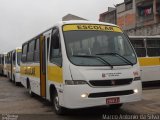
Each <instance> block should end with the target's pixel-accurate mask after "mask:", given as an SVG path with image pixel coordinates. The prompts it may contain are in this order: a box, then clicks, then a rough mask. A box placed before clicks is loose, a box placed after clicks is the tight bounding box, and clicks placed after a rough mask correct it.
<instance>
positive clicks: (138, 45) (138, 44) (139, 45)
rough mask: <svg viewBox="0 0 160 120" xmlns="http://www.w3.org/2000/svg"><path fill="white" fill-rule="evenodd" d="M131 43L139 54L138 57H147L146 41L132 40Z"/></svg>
mask: <svg viewBox="0 0 160 120" xmlns="http://www.w3.org/2000/svg"><path fill="white" fill-rule="evenodd" d="M130 41H131V43H132V45H133V47H134V49H135V51H136V53H137V56H138V57H145V56H146V48H145V41H144V39H141V38H139V39H134V38H130Z"/></svg>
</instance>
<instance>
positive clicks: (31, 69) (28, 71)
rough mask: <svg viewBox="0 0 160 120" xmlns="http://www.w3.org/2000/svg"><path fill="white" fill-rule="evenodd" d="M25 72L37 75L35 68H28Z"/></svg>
mask: <svg viewBox="0 0 160 120" xmlns="http://www.w3.org/2000/svg"><path fill="white" fill-rule="evenodd" d="M25 74H28V75H35V68H28V69H25Z"/></svg>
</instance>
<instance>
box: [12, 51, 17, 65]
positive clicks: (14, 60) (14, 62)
mask: <svg viewBox="0 0 160 120" xmlns="http://www.w3.org/2000/svg"><path fill="white" fill-rule="evenodd" d="M12 59H13V65H16V54H15V52H13V56H12Z"/></svg>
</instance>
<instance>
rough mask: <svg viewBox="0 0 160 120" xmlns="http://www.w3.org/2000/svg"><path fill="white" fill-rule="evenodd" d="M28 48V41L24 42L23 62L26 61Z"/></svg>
mask: <svg viewBox="0 0 160 120" xmlns="http://www.w3.org/2000/svg"><path fill="white" fill-rule="evenodd" d="M27 48H28V43H26V44H24V45H23V46H22V58H21V59H22V62H26V58H27V55H26V54H27ZM7 61H9V59H8V60H7Z"/></svg>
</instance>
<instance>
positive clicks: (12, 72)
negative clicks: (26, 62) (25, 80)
mask: <svg viewBox="0 0 160 120" xmlns="http://www.w3.org/2000/svg"><path fill="white" fill-rule="evenodd" d="M21 51H22V50H21V48H20V47H18V48H16V49H14V50H12V51H10V52H8V54H7V55H8V64H7V67H8V68H7V71H8V78H9V79H10V80H11V81H12V82H14V83H15V85H17V84H18V83H21V80H20V60H21Z"/></svg>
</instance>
